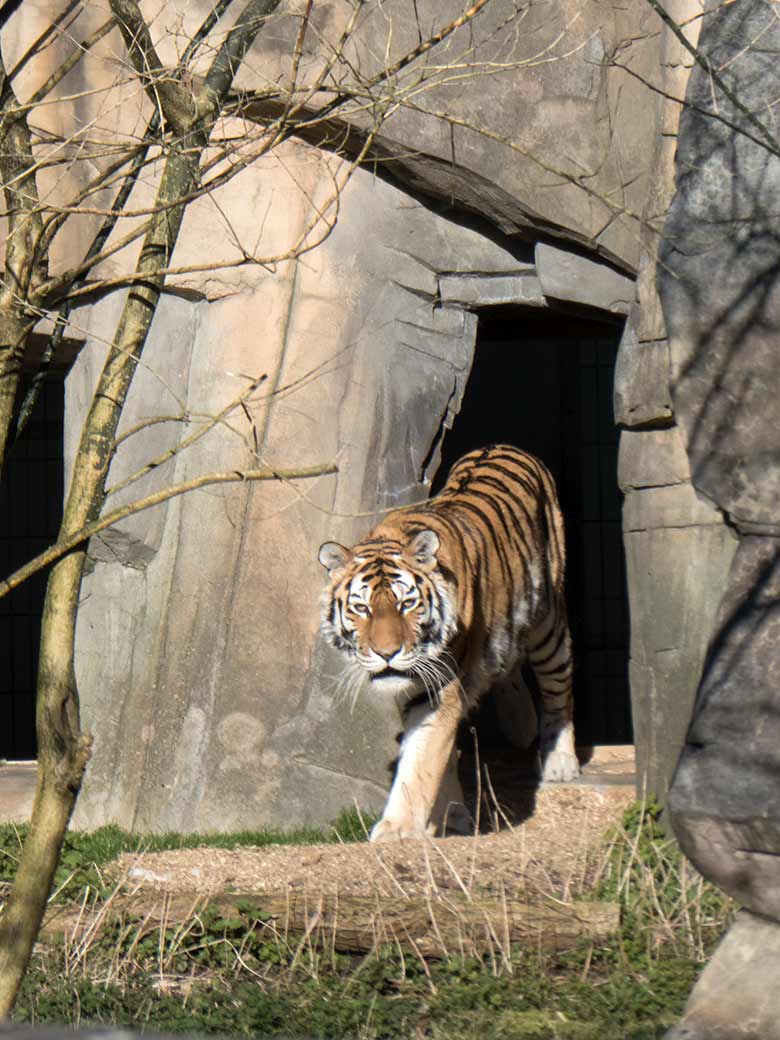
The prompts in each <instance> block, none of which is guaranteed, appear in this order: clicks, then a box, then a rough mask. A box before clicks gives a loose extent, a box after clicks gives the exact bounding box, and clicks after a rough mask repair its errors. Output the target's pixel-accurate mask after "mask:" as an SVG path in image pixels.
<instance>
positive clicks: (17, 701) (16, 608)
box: [0, 371, 65, 760]
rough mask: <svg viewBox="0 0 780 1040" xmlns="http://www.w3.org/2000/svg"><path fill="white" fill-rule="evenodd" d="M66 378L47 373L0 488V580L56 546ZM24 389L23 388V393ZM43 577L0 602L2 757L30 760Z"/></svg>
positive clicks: (44, 574)
mask: <svg viewBox="0 0 780 1040" xmlns="http://www.w3.org/2000/svg"><path fill="white" fill-rule="evenodd" d="M63 378H64V373H62V372H59V371H57V372H50V373H49V375H48V376H47V378H46V381H45V382H44V384H43V385H42V388H41V393H40V396H39V397H38V400H37V401H36V404H35V407H34V409H33V411H32V414H31V416H30V419H29V421H28V423H27V425H26V426H25V428H24V430H23V432H22V434H21V436H20V437H19V440H18V441H17V442H16V443H15V444H14V445H13V447H12V448H11V449H10V451H9V453H8V457H7V459H6V465H5V469H4V472H3V478H2V482H0V575H2V577H4V578H5V577H7V576H9V575H10V574H12V573H13V572H14V571H15V570H16V569H17V568H18V567H21V566H22V564H24V563H27V562H28V560H30V559H32V557H34V556H36V555H37V554H38V553H39V552H42V551H43V550H44V549H46V548H48V546H50V545H51V544H52V543H54V542H56V540H57V534H58V532H59V527H60V520H61V517H62V489H63V412H64V400H65V386H64V382H63ZM23 389H26V387H25V388H23ZM47 578H48V571H47V570H43V571H39V572H38V573H37V574H34V575H33V576H32V577H31V578H29V579H28V580H27V581H25V582H24V583H23V584H22V585H20V586H19V587H18V588H16V589H14V590H13V592H10V593H9V594H8V595H7V596H4V597H3V598H2V599H0V662H2V666H1V667H0V758H5V759H11V760H13V759H17V760H18V759H33V758H35V754H36V740H35V688H36V681H37V674H38V643H39V640H40V632H41V615H42V613H43V600H44V596H45V593H46V581H47Z"/></svg>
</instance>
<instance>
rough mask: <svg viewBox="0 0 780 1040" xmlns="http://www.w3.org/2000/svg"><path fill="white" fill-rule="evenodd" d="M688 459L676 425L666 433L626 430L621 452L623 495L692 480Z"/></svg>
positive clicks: (621, 437)
mask: <svg viewBox="0 0 780 1040" xmlns="http://www.w3.org/2000/svg"><path fill="white" fill-rule="evenodd" d="M690 476H691V471H690V467H689V465H688V456H687V455H686V454H685V447H684V445H683V443H682V440H681V438H680V431H679V429H678V428H677V427H676V426H673V427H671V428H669V429H665V430H638V431H637V430H623V432H622V433H621V435H620V447H619V450H618V486H619V487H620V490H621V491H623V492H628V491H632V490H635V489H636V488H658V487H666V486H673V485H676V484H683V483H686V482H688V481H689V480H690Z"/></svg>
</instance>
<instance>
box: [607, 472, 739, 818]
mask: <svg viewBox="0 0 780 1040" xmlns="http://www.w3.org/2000/svg"><path fill="white" fill-rule="evenodd" d="M681 487H687V488H688V489H690V485H687V486H686V485H681ZM660 490H661V492H663V491H665V490H671V491H676V490H677V488H671V489H660ZM688 493H689V494H691V495H692V492H690V490H689V492H688ZM635 494H636V492H635V493H633V494H629V495H628V498H627V504H628V502H630V500H631V499H632V498H633V497H634V495H635ZM642 494H649V495H655V494H658V491H648V492H642ZM624 544H625V549H626V577H627V581H628V588H629V602H630V610H631V618H630V620H631V645H630V661H629V678H630V686H631V709H632V719H633V724H634V739H635V742H636V759H637V784H638V790H639V794H640V795H655V796H657V797H659V798H660V799H662V800H663V799H664V796H665V794H666V791H667V788H668V786H669V783H670V781H671V777H672V774H673V772H674V769H675V766H676V764H677V760H678V757H679V755H680V751H681V749H682V747H683V745H684V743H685V734H686V732H687V729H688V725H689V722H690V718H691V712H692V709H693V704H694V699H695V696H696V688H697V685H698V682H699V678H700V675H701V669H702V665H703V662H704V658H705V654H706V650H707V644H708V642H709V639H710V635H711V632H712V626H713V621H714V618H715V613H716V610H717V604H718V601H719V598H720V595H721V593H722V590H723V588H724V587H725V585H726V580H727V576H728V569H729V563H730V561H731V558H732V556H733V553H734V549H735V545H736V539H735V537H734V534H733V533H732V532H731V531H730V530H729V529H728V528H727V527H725V526H724V525H723V524H721V523H719V522H715V521H714V522H712V523H710V524H706V525H704V526H698V525H692V524H686V525H684V526H682V527H677V528H671V529H670V528H665V527H651V528H650V529H647V530H638V531H626V533H625V535H624Z"/></svg>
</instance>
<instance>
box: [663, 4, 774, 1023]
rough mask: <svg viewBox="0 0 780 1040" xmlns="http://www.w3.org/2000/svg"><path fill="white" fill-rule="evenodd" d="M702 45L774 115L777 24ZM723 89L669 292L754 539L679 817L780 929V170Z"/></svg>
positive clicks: (683, 376)
mask: <svg viewBox="0 0 780 1040" xmlns="http://www.w3.org/2000/svg"><path fill="white" fill-rule="evenodd" d="M757 34H758V35H757ZM758 36H760V39H761V46H760V47H756V46H755V45H754V41H755V40H756V39H757V38H758ZM700 43H701V47H702V48H703V50H704V52H705V53H706V54H707V56H708V58H709V60H710V61H711V62H712V64H713V67H715V68H719V69H722V70H724V71H723V75H724V77H725V78H726V80H727V84H728V87H729V89H731V90H734V91H736V92H737V93H738V95H739V100H740V102H741V104H742V105H743V106H747V108H748V109H750V110H751V111H753V112H759V111H761V109H762V99H765V98H766V97H767V89H768V86H767V85H768V83H771V82H773V81H774V77H775V71H776V65H777V60H778V56H780V27H778V25H777V22H776V21H775V20H774V18H773V15H772V14H771V13H770V12H768V11H767V10H766V9H765V8H763V7H762V6H761V5H759V4H745V5H733V6H729V7H726V8H721V9H719V11H718V13H717V14H715V15H713V17H712V18H711V19H708V21H707V23H706V26H705V29H704V32H703V34H702V38H701V41H700ZM712 86H713V85H712V82H711V79H710V77H709V76H706V75H704V74H703V73H702V72H701V71H700V70H698V69H697V70H696V71H695V72H694V73H693V74H692V75H691V80H690V85H689V91H688V100H689V102H690V103H691V106H695V108H694V107H691V108H689V109H687V110H686V111H685V113H684V114H683V117H682V120H681V124H680V144H679V152H678V192H677V195H676V197H675V200H674V203H673V205H672V208H671V212H670V216H669V221H668V223H667V225H666V229H665V236H664V247H663V264H662V265H661V271H660V275H659V288H660V292H661V297H662V300H663V305H664V313H665V317H666V323H667V327H668V329H669V332H670V344H671V353H672V360H673V380H672V394H673V399H674V406H675V413H676V416H677V420H678V422H679V424H680V426H681V428H682V430H683V433H684V436H685V441H686V447H687V451H688V456H689V459H690V463H691V472H692V480H693V484H694V486H695V487H696V488H697V489H698V490H699V491H701V492H703V493H704V495H706V496H707V498H708V499H710V500H711V501H712V502H714V503H715V504H716V505H718V506H719V507H720V508H721V509H723V510H724V511H726V512H727V514H728V515H729V516H730V517H731V519H732V521H733V522H734V523H735V525H736V526H737V528H738V529H740V530H741V531H742V533H743V537H742V538H741V540H740V543H739V546H738V548H737V552H736V556H735V558H734V562H733V566H732V570H731V574H730V576H729V582H728V587H727V590H726V593H725V595H724V598H723V600H722V602H721V605H720V608H719V611H718V616H717V620H716V625H715V629H714V635H713V636H712V639H711V642H710V647H709V652H708V657H707V661H706V663H705V667H704V672H703V675H702V680H701V684H700V687H699V691H698V694H697V698H696V704H695V709H694V716H693V721H692V723H691V726H690V728H689V731H688V735H687V738H686V744H685V748H684V750H683V754H682V756H681V759H680V762H679V765H678V768H677V772H676V774H675V777H674V781H673V784H672V789H671V792H670V798H669V809H670V814H671V819H672V822H673V825H674V828H675V832H676V833H677V835H678V837H679V840H680V843H681V845H682V847H683V848H684V849H685V851H686V852H687V854H688V855H689V856H690V858H691V859H692V860H693V862H694V863H695V864H696V865H697V866H698V868H699V869H700V870H701V871H702V872H703V873H704V874H705V875H706V876H707V877H709V878H711V879H712V880H714V881H715V882H716V883H717V884H719V885H720V886H721V887H723V888H724V889H725V890H726V891H727V892H730V893H731V894H732V895H734V896H735V897H736V898H737V899H739V900H740V901H741V902H742V904H743V905H745V906H747V907H749V908H751V909H752V910H755V911H757V912H759V913H762V914H766V915H769V916H771V917H773V918H775V919H776V920H780V873H779V872H778V870H777V862H778V854H780V783H778V776H780V692H779V690H780V654H779V653H778V647H780V541H779V540H778V538H777V537H771V536H770V535H777V534H780V521H778V517H780V366H778V364H777V341H778V339H777V338H778V333H780V245H778V241H777V233H776V229H777V215H778V214H777V201H776V200H777V193H778V188H780V158H779V157H778V156H776V155H774V154H772V147H773V146H772V147H766V146H765V145H764V144H762V143H761V141H760V140H759V139H757V138H760V137H761V135H762V130H761V127H760V126H759V127H757V126H756V125H755V123H754V122H753V121H751V120H750V119H748V118H747V116H746V115H745V114H744V112H740V111H738V110H737V109H736V107H735V105H734V104H733V103H732V102H731V101H730V100H729V99H728V98H727V97H725V96H724V95H723V92H722V91H721V90H720V89H718V88H716V90H715V94H716V98H715V100H713V94H712V93H711V89H712ZM714 104H717V106H718V107H717V113H718V115H721V116H723V117H724V120H728V121H729V122H730V123H731V125H728V123H727V122H726V121H721V119H720V118H716V117H715V116H714V115H713V114H712V113H713V105H714ZM734 124H736V125H737V126H739V127H741V130H742V131H744V132H739V131H735V129H734ZM726 188H727V190H726ZM749 531H753V532H760V533H761V534H763V535H764V536H763V537H762V536H761V534H754V535H746V534H745V532H749ZM718 1035H719V1034H718ZM735 1035H737V1034H735ZM751 1035H752V1034H751Z"/></svg>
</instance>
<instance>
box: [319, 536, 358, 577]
mask: <svg viewBox="0 0 780 1040" xmlns="http://www.w3.org/2000/svg"><path fill="white" fill-rule="evenodd" d="M351 559H352V553H351V551H350V550H349V549H347V548H345V547H344V546H343V545H339V543H338V542H323V544H322V545H321V546H320V563H321V564H322V566H323V567H327V569H328V574H330V575H331V577H332V576H333V575H334V574H335V572H336V571H340V570H342V568H344V567H346V565H347V564H348V563H349V561H350V560H351Z"/></svg>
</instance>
